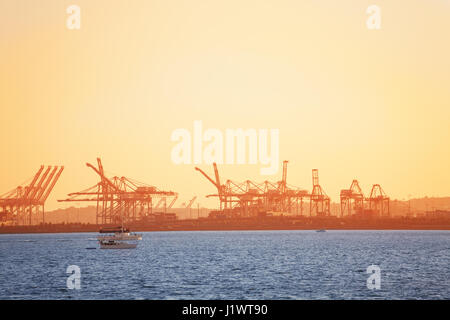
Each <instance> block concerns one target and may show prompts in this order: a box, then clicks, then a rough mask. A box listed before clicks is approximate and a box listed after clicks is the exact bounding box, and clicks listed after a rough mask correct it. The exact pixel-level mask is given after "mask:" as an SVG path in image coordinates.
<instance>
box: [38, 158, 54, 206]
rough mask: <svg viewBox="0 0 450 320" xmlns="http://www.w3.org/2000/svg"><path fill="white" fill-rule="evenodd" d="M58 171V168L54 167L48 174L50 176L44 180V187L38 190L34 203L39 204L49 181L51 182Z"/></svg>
mask: <svg viewBox="0 0 450 320" xmlns="http://www.w3.org/2000/svg"><path fill="white" fill-rule="evenodd" d="M57 170H58V167H56V166H55V167H54V168H53V170H52V172H51V173H50V175H49V176H48V178H47V179H46V180H45V182H44V185H43V186H42V188H40V190H39V192H38V194H37V195H36V199H35V200H36V201H37V202H40V201H39V200H40V199H41V197H42V195H43V194H44V192H45V189H47V187H48V185H49V184H50V181H51V180H52V178H53V176H54V175H55V173H56V171H57Z"/></svg>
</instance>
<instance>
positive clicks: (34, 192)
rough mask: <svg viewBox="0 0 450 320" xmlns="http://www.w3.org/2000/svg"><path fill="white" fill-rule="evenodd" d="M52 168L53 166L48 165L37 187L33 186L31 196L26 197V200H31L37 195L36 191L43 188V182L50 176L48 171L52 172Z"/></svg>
mask: <svg viewBox="0 0 450 320" xmlns="http://www.w3.org/2000/svg"><path fill="white" fill-rule="evenodd" d="M51 168H52V167H51V166H48V167H47V170H45V172H44V174H43V175H42V176H41V178H40V179H39V182H38V184H37V186H36V187H35V188H33V190H32V191H31V193H30V194H29V197H28V198H27V199H25V200H30V201H31V200H33V199H34V197H35V195H36V193H37V192H38V190H40V189H41V186H42V183H43V182H44V180H45V178H46V177H47V176H48V173H49V172H50V170H51Z"/></svg>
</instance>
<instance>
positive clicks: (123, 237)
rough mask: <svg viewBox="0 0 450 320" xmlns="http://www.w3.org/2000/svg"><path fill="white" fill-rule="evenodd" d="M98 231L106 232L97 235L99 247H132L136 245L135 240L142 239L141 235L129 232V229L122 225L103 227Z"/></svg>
mask: <svg viewBox="0 0 450 320" xmlns="http://www.w3.org/2000/svg"><path fill="white" fill-rule="evenodd" d="M100 233H107V235H104V236H98V237H97V240H98V242H99V243H100V249H134V248H136V247H137V242H135V241H137V240H142V235H140V234H136V233H130V230H129V229H125V228H124V227H115V228H104V229H100ZM126 241H133V242H131V243H130V242H126Z"/></svg>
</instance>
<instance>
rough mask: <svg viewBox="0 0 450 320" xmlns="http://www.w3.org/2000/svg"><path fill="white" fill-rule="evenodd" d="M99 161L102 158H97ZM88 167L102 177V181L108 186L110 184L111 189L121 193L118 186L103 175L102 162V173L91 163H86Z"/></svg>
mask: <svg viewBox="0 0 450 320" xmlns="http://www.w3.org/2000/svg"><path fill="white" fill-rule="evenodd" d="M97 160H100V158H97ZM86 166H88V167H89V168H91V169H92V170H94V171H95V172H96V173H97V174H98V175H99V176H100V178H101V179H102V181H104V182H106V184H108V185H109V186H110V187H111V188H113V189H114V190H115V191H117V192H120V190H119V189H118V188H117V187H116V185H115V184H114V183H112V182H111V180H109V179H108V178H106V177H105V175H104V174H103V167H102V166H101V162H100V171H99V170H98V169H97V168H96V167H94V166H93V165H92V164H90V163H86Z"/></svg>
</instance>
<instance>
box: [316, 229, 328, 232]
mask: <svg viewBox="0 0 450 320" xmlns="http://www.w3.org/2000/svg"><path fill="white" fill-rule="evenodd" d="M316 232H326V230H325V229H319V230H316Z"/></svg>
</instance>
